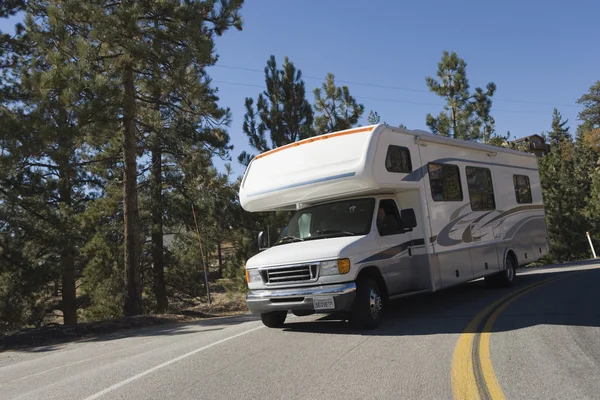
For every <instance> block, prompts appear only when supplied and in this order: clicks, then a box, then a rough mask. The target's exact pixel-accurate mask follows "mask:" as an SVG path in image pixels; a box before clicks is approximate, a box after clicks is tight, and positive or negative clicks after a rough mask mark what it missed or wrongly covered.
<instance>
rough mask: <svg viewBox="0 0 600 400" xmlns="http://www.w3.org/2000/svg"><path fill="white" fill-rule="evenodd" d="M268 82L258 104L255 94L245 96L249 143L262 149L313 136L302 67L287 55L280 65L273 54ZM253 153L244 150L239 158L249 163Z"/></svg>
mask: <svg viewBox="0 0 600 400" xmlns="http://www.w3.org/2000/svg"><path fill="white" fill-rule="evenodd" d="M265 85H266V90H265V91H263V93H261V94H259V95H258V98H257V100H256V108H255V102H254V100H253V99H252V98H246V100H245V107H246V114H245V115H244V124H243V127H242V129H243V131H244V133H245V134H246V135H247V136H248V139H249V143H250V146H251V147H252V148H253V149H255V150H257V151H258V152H261V153H262V152H265V151H268V150H270V149H273V148H276V147H280V146H283V145H286V144H288V143H293V142H296V141H298V140H302V139H306V138H308V137H311V136H313V135H314V131H313V127H312V124H313V111H312V108H311V105H310V103H309V102H308V100H306V89H305V85H304V81H303V80H302V71H300V70H299V69H296V67H295V66H294V64H293V63H292V62H291V61H290V60H289V59H288V57H285V58H284V62H283V67H282V68H281V69H279V68H278V67H277V62H276V60H275V56H273V55H271V57H270V58H269V60H268V61H267V66H266V67H265ZM267 134H268V138H267ZM252 157H253V156H252V155H250V154H248V153H246V152H243V153H242V154H240V156H239V157H238V161H239V162H240V163H241V164H244V165H248V163H249V162H250V160H251V159H252Z"/></svg>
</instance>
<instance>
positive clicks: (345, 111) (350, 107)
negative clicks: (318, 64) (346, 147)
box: [313, 73, 365, 135]
mask: <svg viewBox="0 0 600 400" xmlns="http://www.w3.org/2000/svg"><path fill="white" fill-rule="evenodd" d="M313 93H314V95H315V103H314V108H315V111H316V113H318V114H319V115H318V116H317V117H316V118H315V130H316V132H317V134H319V135H322V134H324V133H328V132H335V131H341V130H344V129H349V128H352V127H354V126H356V125H357V124H358V122H359V121H360V117H361V116H362V115H363V113H364V111H365V106H364V105H362V104H359V103H358V102H357V101H356V99H355V98H354V97H352V96H351V95H350V89H348V86H336V85H335V76H334V75H333V74H331V73H329V74H327V77H326V79H325V82H324V83H323V85H322V86H321V87H320V88H315V90H314V91H313Z"/></svg>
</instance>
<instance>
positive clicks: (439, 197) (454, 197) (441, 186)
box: [428, 163, 463, 201]
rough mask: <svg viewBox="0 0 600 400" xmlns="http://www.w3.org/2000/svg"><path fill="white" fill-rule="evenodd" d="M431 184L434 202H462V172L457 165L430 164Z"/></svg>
mask: <svg viewBox="0 0 600 400" xmlns="http://www.w3.org/2000/svg"><path fill="white" fill-rule="evenodd" d="M428 167H429V184H430V185H431V197H432V198H433V200H434V201H462V199H463V194H462V187H461V183H460V172H459V170H458V167H457V166H456V165H452V164H436V163H429V165H428Z"/></svg>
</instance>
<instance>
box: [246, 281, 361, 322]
mask: <svg viewBox="0 0 600 400" xmlns="http://www.w3.org/2000/svg"><path fill="white" fill-rule="evenodd" d="M355 295H356V283H354V282H349V283H343V284H336V285H323V286H310V287H302V288H286V289H268V290H252V291H250V292H248V294H247V295H246V303H247V304H248V309H249V310H250V312H252V313H253V314H261V313H267V312H271V311H314V312H317V313H332V312H335V311H347V310H350V309H351V308H352V303H353V302H354V296H355ZM331 298H333V308H321V307H319V308H317V309H315V302H314V300H315V299H317V300H325V301H327V300H328V299H331ZM321 304H322V303H321Z"/></svg>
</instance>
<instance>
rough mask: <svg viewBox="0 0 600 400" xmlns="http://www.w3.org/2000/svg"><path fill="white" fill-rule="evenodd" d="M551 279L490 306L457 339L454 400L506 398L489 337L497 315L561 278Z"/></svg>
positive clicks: (453, 387)
mask: <svg viewBox="0 0 600 400" xmlns="http://www.w3.org/2000/svg"><path fill="white" fill-rule="evenodd" d="M571 275H573V274H572V273H571V274H568V275H566V276H560V277H556V278H549V279H546V280H543V281H541V282H538V283H535V284H533V285H529V286H527V287H525V288H522V289H520V290H517V291H514V292H512V293H510V294H508V295H506V296H504V297H502V298H500V299H499V300H497V301H495V302H493V303H492V304H490V305H489V306H487V307H486V308H485V309H484V310H483V311H481V312H480V313H479V314H477V315H476V316H475V318H474V319H473V320H472V321H471V322H470V323H469V325H467V328H466V329H465V330H464V331H463V333H462V334H461V335H460V337H459V338H458V342H457V343H456V347H455V348H454V355H453V357H452V367H451V376H452V392H453V394H454V398H455V399H467V400H476V399H493V400H499V399H505V397H504V393H502V389H501V388H500V384H499V383H498V380H497V379H496V374H495V373H494V367H493V366H492V359H491V357H490V335H491V330H492V327H493V326H494V323H495V322H496V319H498V316H499V315H500V314H501V313H502V312H503V311H504V310H505V309H506V308H507V307H508V306H509V305H510V304H511V303H513V302H514V301H515V300H517V299H518V298H519V297H521V296H523V295H525V294H527V293H529V292H531V291H532V290H535V289H537V288H539V287H540V286H543V285H547V284H548V283H550V282H554V281H556V280H559V279H564V278H566V277H569V276H571Z"/></svg>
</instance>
